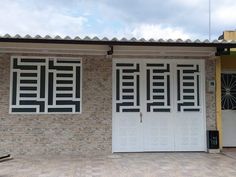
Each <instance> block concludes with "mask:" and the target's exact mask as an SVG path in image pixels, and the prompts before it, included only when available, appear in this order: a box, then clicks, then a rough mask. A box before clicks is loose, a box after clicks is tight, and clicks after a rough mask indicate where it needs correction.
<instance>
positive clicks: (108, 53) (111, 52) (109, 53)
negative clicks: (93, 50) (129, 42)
mask: <svg viewBox="0 0 236 177" xmlns="http://www.w3.org/2000/svg"><path fill="white" fill-rule="evenodd" d="M109 48H110V50H108V51H107V55H112V54H113V46H112V45H109Z"/></svg>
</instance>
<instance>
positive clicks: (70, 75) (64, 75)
mask: <svg viewBox="0 0 236 177" xmlns="http://www.w3.org/2000/svg"><path fill="white" fill-rule="evenodd" d="M57 77H73V74H57Z"/></svg>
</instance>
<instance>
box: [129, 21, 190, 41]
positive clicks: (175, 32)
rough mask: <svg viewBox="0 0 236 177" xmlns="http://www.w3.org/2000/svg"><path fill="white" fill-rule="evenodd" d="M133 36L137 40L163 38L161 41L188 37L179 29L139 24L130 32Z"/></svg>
mask: <svg viewBox="0 0 236 177" xmlns="http://www.w3.org/2000/svg"><path fill="white" fill-rule="evenodd" d="M131 34H132V35H133V36H137V37H138V38H145V39H150V38H155V39H159V38H163V39H170V38H171V39H178V38H181V39H188V38H190V35H189V34H187V33H186V32H184V31H183V29H181V28H174V27H163V26H161V25H154V24H141V25H140V24H139V25H137V26H136V27H135V28H134V29H133V30H132V32H131Z"/></svg>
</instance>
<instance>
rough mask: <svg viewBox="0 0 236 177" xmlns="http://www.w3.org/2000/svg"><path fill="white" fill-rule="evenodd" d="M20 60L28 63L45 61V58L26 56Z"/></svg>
mask: <svg viewBox="0 0 236 177" xmlns="http://www.w3.org/2000/svg"><path fill="white" fill-rule="evenodd" d="M21 62H25V63H27V62H30V63H45V59H33V58H32V59H28V58H22V59H21Z"/></svg>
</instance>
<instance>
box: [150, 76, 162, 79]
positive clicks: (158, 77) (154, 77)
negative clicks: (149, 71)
mask: <svg viewBox="0 0 236 177" xmlns="http://www.w3.org/2000/svg"><path fill="white" fill-rule="evenodd" d="M152 78H153V79H157V80H163V79H164V76H153V77H152Z"/></svg>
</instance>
